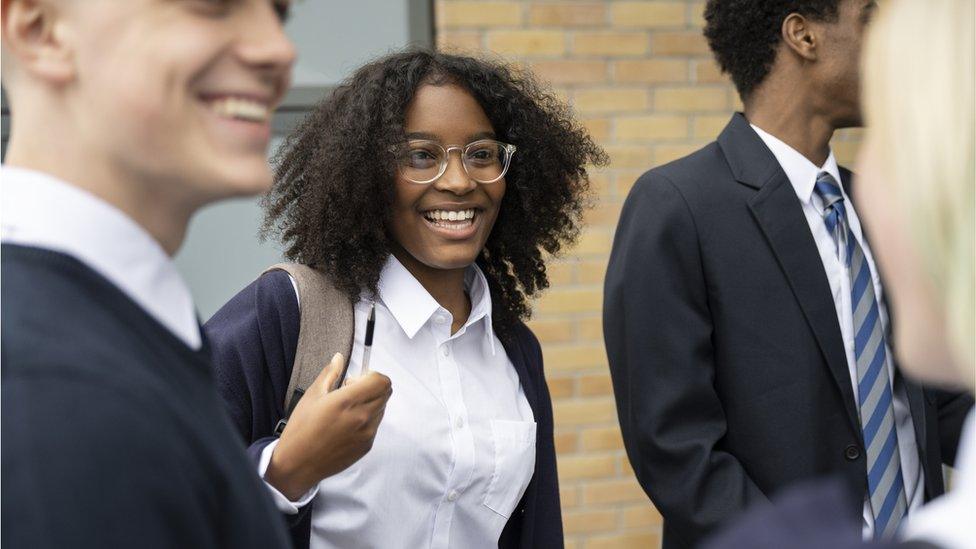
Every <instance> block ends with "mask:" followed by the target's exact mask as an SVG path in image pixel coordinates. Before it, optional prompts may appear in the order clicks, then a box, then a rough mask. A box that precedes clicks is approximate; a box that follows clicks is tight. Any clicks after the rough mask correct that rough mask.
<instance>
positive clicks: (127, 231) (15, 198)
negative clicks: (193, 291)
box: [0, 166, 202, 350]
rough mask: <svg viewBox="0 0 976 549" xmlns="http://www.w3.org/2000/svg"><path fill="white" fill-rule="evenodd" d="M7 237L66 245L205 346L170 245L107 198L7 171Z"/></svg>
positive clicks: (2, 179) (191, 343) (2, 220)
mask: <svg viewBox="0 0 976 549" xmlns="http://www.w3.org/2000/svg"><path fill="white" fill-rule="evenodd" d="M0 188H2V194H0V196H2V205H0V207H2V215H0V225H2V234H0V240H2V241H3V243H4V244H18V245H22V246H31V247H34V248H43V249H47V250H52V251H56V252H61V253H64V254H67V255H70V256H72V257H74V258H75V259H78V260H79V261H81V262H82V263H84V264H85V265H87V266H88V267H90V268H91V269H92V270H94V271H95V272H97V273H98V274H100V275H102V276H103V277H105V278H106V279H108V280H109V281H110V282H111V283H112V284H114V285H115V286H117V287H118V288H119V289H120V290H122V292H123V293H124V294H125V295H127V296H128V297H129V298H130V299H132V300H133V301H135V302H136V304H138V305H139V306H140V307H142V309H143V310H145V311H146V312H147V313H148V314H149V315H150V316H152V317H153V318H154V319H156V320H157V321H158V322H159V323H160V324H162V325H163V326H164V327H166V328H167V329H168V330H169V331H171V332H173V333H174V334H175V335H176V336H177V337H178V338H180V339H181V340H182V341H183V342H184V343H186V345H187V346H188V347H190V348H191V349H194V350H197V349H200V347H201V345H202V343H201V336H200V324H199V322H198V320H197V316H196V311H195V309H194V306H193V298H192V297H191V296H190V290H189V289H188V288H187V287H186V284H185V283H184V282H183V278H182V277H181V276H180V273H179V271H177V269H176V265H175V264H174V263H173V261H172V259H171V258H170V257H169V255H167V254H166V251H165V250H163V247H162V246H161V245H160V244H159V242H157V241H156V239H154V238H153V237H152V236H151V235H150V234H149V233H148V232H147V231H146V230H145V229H144V228H143V227H142V226H141V225H139V224H138V223H136V222H135V221H133V220H132V219H131V218H129V217H128V216H127V215H126V214H124V213H122V211H121V210H119V209H118V208H116V207H115V206H113V205H111V204H109V203H108V202H106V201H104V200H102V199H101V198H99V197H97V196H95V195H93V194H91V193H89V192H86V191H84V190H82V189H80V188H78V187H75V186H74V185H71V184H69V183H66V182H64V181H61V180H59V179H56V178H54V177H52V176H50V175H47V174H44V173H41V172H37V171H33V170H27V169H23V168H15V167H10V166H4V167H3V168H2V170H0Z"/></svg>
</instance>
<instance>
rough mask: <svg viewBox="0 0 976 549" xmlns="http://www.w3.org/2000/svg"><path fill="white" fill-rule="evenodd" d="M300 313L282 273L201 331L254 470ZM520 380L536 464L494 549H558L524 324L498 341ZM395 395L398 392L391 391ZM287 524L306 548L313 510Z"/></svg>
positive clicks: (545, 408) (552, 469) (537, 372)
mask: <svg viewBox="0 0 976 549" xmlns="http://www.w3.org/2000/svg"><path fill="white" fill-rule="evenodd" d="M299 321H300V312H299V308H298V300H297V299H296V298H295V290H294V288H293V287H292V285H291V281H290V280H289V279H288V275H287V274H286V273H285V272H284V271H273V272H271V273H268V274H265V275H263V276H261V277H260V278H259V279H258V280H256V281H255V282H253V283H252V284H251V285H250V286H248V287H246V288H244V289H243V290H241V292H240V293H238V294H237V295H236V296H234V297H233V298H232V299H231V300H230V301H229V302H227V304H226V305H224V306H223V307H222V308H221V309H220V310H219V311H217V313H216V314H214V316H213V317H212V318H211V319H210V320H209V321H207V324H206V325H205V326H204V330H205V331H206V334H207V337H208V338H209V340H210V343H211V346H212V348H213V351H214V367H215V368H216V378H217V390H218V392H219V393H220V396H221V397H222V398H223V400H224V404H225V405H226V407H227V410H228V411H229V413H230V417H231V419H232V420H233V423H234V426H235V427H236V428H237V430H238V432H239V433H240V435H241V436H242V437H243V439H244V442H245V444H247V445H250V446H249V448H248V454H250V456H251V458H252V459H253V460H254V463H255V467H256V466H257V462H258V460H259V459H260V456H261V451H262V450H264V448H265V446H267V445H268V444H269V443H271V441H273V440H274V437H273V434H272V433H273V431H274V427H275V425H277V423H278V420H279V419H281V417H282V412H283V410H282V406H283V403H284V400H285V391H286V390H287V389H288V380H289V379H291V370H292V366H293V365H294V363H295V350H296V349H297V348H298V328H299ZM499 339H500V340H501V342H502V345H503V346H504V347H505V352H506V353H508V358H509V359H510V360H511V361H512V364H513V365H514V366H515V370H516V371H517V372H518V376H519V381H520V382H521V384H522V389H523V390H524V391H525V397H526V398H527V399H528V401H529V406H530V407H531V408H532V413H533V414H535V421H536V423H537V433H538V435H537V437H536V453H535V455H536V458H535V459H536V462H535V473H534V474H533V476H532V481H531V482H529V486H528V487H527V488H526V490H525V495H524V496H522V501H521V502H519V504H518V506H517V507H516V508H515V510H514V511H512V516H511V518H510V519H509V521H508V524H507V525H506V526H505V529H504V531H503V532H502V535H501V539H500V540H499V547H503V548H525V549H530V548H540V549H549V548H560V547H562V546H563V527H562V515H561V511H560V507H559V486H558V484H557V479H556V450H555V446H554V442H553V420H552V401H551V400H550V397H549V388H548V387H547V386H546V381H545V379H544V377H543V373H542V351H541V349H540V347H539V342H538V341H537V340H536V338H535V336H534V335H533V334H532V332H531V331H530V330H529V328H528V327H527V326H525V325H524V324H521V323H520V324H519V325H518V326H516V327H515V329H514V330H512V334H511V336H510V337H506V336H503V335H501V334H500V335H499ZM394 390H396V389H395V388H394ZM314 503H315V502H314V501H313V502H312V503H310V504H309V505H306V506H305V507H303V508H302V510H301V512H300V513H299V514H298V515H292V516H286V517H285V518H286V520H288V522H289V528H290V529H291V535H292V540H293V543H294V544H295V547H296V548H297V549H301V548H303V547H308V546H309V535H310V531H309V527H310V525H311V512H310V511H311V508H312V506H313V505H314Z"/></svg>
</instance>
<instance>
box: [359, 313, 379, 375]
mask: <svg viewBox="0 0 976 549" xmlns="http://www.w3.org/2000/svg"><path fill="white" fill-rule="evenodd" d="M374 326H376V304H375V303H373V304H372V305H371V306H370V308H369V319H368V320H367V321H366V338H365V339H364V341H363V366H362V368H360V375H366V374H368V373H369V352H370V351H372V350H373V328H374Z"/></svg>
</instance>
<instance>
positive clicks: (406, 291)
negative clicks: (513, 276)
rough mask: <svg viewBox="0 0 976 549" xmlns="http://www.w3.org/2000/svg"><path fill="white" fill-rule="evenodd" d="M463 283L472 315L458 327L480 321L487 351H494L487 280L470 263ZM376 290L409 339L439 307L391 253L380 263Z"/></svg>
mask: <svg viewBox="0 0 976 549" xmlns="http://www.w3.org/2000/svg"><path fill="white" fill-rule="evenodd" d="M464 285H465V288H466V289H467V291H468V296H469V297H470V298H471V314H470V315H469V316H468V320H467V321H466V322H465V324H464V327H462V328H461V330H462V331H463V330H465V329H467V327H468V326H471V325H473V324H475V323H476V322H479V321H482V320H483V321H484V328H485V334H486V337H487V340H488V342H489V344H490V350H491V353H492V354H494V353H495V343H494V342H495V337H494V332H493V331H492V324H491V293H490V292H489V291H488V280H487V279H486V278H485V275H484V273H483V272H482V271H481V269H480V268H479V267H478V266H477V265H476V264H471V265H470V266H468V268H467V270H466V271H465V273H464ZM377 289H378V294H379V298H380V300H382V302H383V304H384V305H385V306H386V308H387V309H388V310H389V311H390V314H392V315H393V318H395V319H396V321H397V323H398V324H399V325H400V328H402V329H403V332H404V333H405V334H406V335H407V337H408V338H410V339H413V337H414V336H415V335H417V332H419V331H420V329H421V328H422V327H424V325H425V324H427V323H428V322H429V321H430V320H431V317H432V316H434V314H435V313H436V312H437V311H439V310H442V307H441V305H440V304H439V303H438V302H437V300H435V299H434V298H433V296H431V295H430V292H428V291H427V289H426V288H424V287H423V285H422V284H421V283H420V282H419V281H418V280H417V279H416V278H414V276H413V275H412V274H410V271H408V270H407V268H406V267H404V266H403V264H402V263H400V261H399V260H398V259H397V258H396V257H394V256H393V255H392V254H390V256H389V257H388V258H387V260H386V264H385V265H383V270H382V271H381V272H380V280H379V284H378V285H377ZM458 333H461V332H460V331H459V332H458Z"/></svg>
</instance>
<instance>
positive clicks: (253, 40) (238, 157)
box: [52, 0, 295, 207]
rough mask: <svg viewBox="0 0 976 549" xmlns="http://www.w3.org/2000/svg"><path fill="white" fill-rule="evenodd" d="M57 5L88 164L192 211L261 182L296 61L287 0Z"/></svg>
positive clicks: (258, 187) (104, 0)
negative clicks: (287, 28) (286, 20)
mask: <svg viewBox="0 0 976 549" xmlns="http://www.w3.org/2000/svg"><path fill="white" fill-rule="evenodd" d="M53 5H54V6H56V8H57V9H62V10H64V13H63V14H61V15H62V17H61V18H59V19H58V21H59V22H60V23H59V24H62V25H64V26H63V28H62V29H60V31H59V32H60V33H61V34H60V36H62V38H63V39H64V40H65V41H66V42H70V46H71V49H70V51H71V53H72V55H73V59H72V63H73V67H74V71H75V74H74V78H72V79H71V80H70V82H69V83H68V84H67V85H66V86H65V90H63V91H64V93H65V97H66V98H68V99H67V102H68V104H69V108H68V109H67V110H68V112H69V113H71V115H72V116H74V117H76V120H74V121H73V123H69V124H66V127H69V128H73V129H75V130H76V131H78V132H79V134H80V135H78V136H77V138H78V139H81V140H83V141H85V142H86V143H85V145H86V147H85V149H86V150H89V151H92V154H93V158H92V161H93V162H101V163H104V164H105V170H106V172H107V173H110V174H112V175H113V176H121V177H122V178H124V179H129V180H134V181H148V182H150V183H151V185H152V186H154V190H153V192H154V193H158V195H159V196H160V197H161V198H163V197H165V199H166V200H173V201H176V202H182V203H184V204H185V205H187V206H190V207H195V206H199V205H201V204H203V203H206V202H209V201H212V200H216V199H219V198H224V197H228V196H236V195H248V194H255V193H259V192H263V191H265V190H266V189H267V188H268V186H269V185H270V183H271V173H270V169H269V167H268V163H267V147H268V143H269V140H270V136H271V115H272V113H273V111H274V108H275V106H276V105H277V104H278V103H279V102H280V100H281V99H282V97H283V95H284V93H285V92H286V91H287V89H288V86H289V81H290V80H289V79H290V74H291V67H292V64H293V62H294V58H295V50H294V48H293V46H292V44H291V42H290V41H289V40H288V38H287V37H286V36H285V34H284V30H283V27H282V24H283V23H282V19H283V15H284V12H286V11H287V9H288V5H287V2H278V1H273V0H124V1H120V0H83V1H81V0H63V1H60V2H56V3H54V4H53ZM72 88H73V89H72ZM52 131H57V129H52ZM52 152H53V153H54V154H56V151H52Z"/></svg>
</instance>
